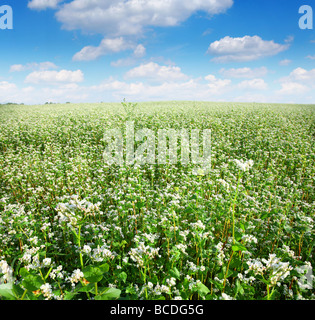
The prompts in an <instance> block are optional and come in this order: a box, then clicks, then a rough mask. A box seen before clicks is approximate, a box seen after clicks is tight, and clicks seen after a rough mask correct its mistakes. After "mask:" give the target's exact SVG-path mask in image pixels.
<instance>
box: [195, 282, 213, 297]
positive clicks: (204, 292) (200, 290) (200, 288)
mask: <svg viewBox="0 0 315 320" xmlns="http://www.w3.org/2000/svg"><path fill="white" fill-rule="evenodd" d="M197 292H198V293H199V294H200V295H201V296H202V297H205V296H206V295H207V294H208V293H209V292H210V290H209V289H208V288H207V287H206V286H205V285H204V284H203V283H201V282H199V283H198V284H197Z"/></svg>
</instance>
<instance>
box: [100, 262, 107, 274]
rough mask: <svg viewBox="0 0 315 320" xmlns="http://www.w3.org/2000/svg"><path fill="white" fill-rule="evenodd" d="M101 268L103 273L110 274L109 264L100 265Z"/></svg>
mask: <svg viewBox="0 0 315 320" xmlns="http://www.w3.org/2000/svg"><path fill="white" fill-rule="evenodd" d="M99 268H100V269H101V271H102V272H103V273H105V272H108V270H109V264H108V263H104V264H102V265H100V266H99Z"/></svg>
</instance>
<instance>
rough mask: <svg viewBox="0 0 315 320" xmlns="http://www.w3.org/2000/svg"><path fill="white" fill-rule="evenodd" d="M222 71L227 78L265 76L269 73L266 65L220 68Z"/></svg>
mask: <svg viewBox="0 0 315 320" xmlns="http://www.w3.org/2000/svg"><path fill="white" fill-rule="evenodd" d="M220 73H221V74H223V75H224V76H225V77H227V78H248V79H251V78H259V77H263V76H265V75H266V74H267V73H268V69H267V68H266V67H260V68H254V69H251V68H247V67H245V68H231V69H224V68H222V69H221V70H220Z"/></svg>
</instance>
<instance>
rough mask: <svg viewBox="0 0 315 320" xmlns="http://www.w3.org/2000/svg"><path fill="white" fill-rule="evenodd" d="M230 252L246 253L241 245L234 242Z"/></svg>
mask: <svg viewBox="0 0 315 320" xmlns="http://www.w3.org/2000/svg"><path fill="white" fill-rule="evenodd" d="M232 250H233V251H247V249H246V247H244V246H243V245H242V244H241V243H239V242H236V243H235V244H234V245H233V246H232Z"/></svg>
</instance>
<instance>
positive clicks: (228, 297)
mask: <svg viewBox="0 0 315 320" xmlns="http://www.w3.org/2000/svg"><path fill="white" fill-rule="evenodd" d="M222 298H223V300H235V299H234V298H233V297H231V296H229V295H227V294H226V293H222Z"/></svg>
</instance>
